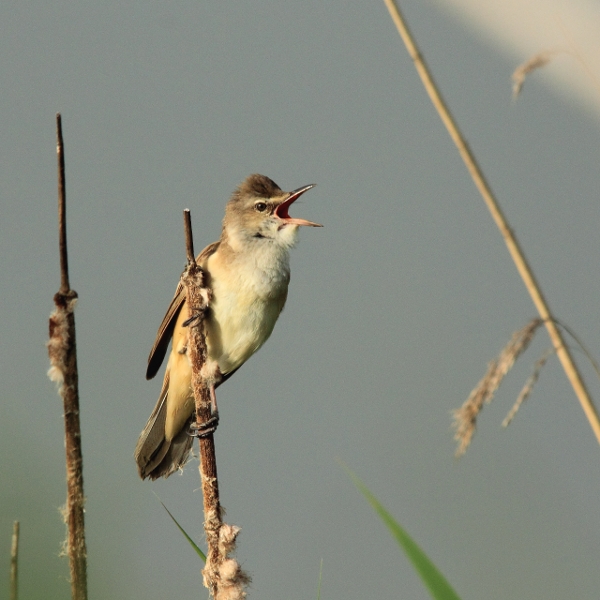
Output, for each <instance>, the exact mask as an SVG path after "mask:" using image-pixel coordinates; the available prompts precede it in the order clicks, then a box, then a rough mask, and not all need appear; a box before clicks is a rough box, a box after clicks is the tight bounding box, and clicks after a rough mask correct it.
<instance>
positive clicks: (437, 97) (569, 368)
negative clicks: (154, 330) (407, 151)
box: [384, 0, 600, 443]
mask: <svg viewBox="0 0 600 600" xmlns="http://www.w3.org/2000/svg"><path fill="white" fill-rule="evenodd" d="M384 2H385V5H386V7H387V9H388V11H389V13H390V16H391V17H392V20H393V21H394V24H395V25H396V28H397V29H398V33H399V34H400V36H401V37H402V40H403V42H404V45H405V46H406V49H407V51H408V54H409V56H410V57H411V59H412V60H413V63H414V65H415V69H416V70H417V73H418V74H419V77H420V78H421V81H422V83H423V86H424V88H425V90H426V91H427V94H428V95H429V98H430V99H431V102H432V103H433V105H434V107H435V109H436V110H437V112H438V114H439V116H440V119H441V120H442V122H443V123H444V125H445V127H446V129H447V131H448V134H449V135H450V137H451V138H452V140H453V142H454V144H455V145H456V147H457V149H458V152H459V154H460V156H461V158H462V159H463V162H464V163H465V166H466V167H467V170H468V171H469V174H470V175H471V178H472V179H473V182H474V183H475V186H476V187H477V189H478V190H479V193H480V194H481V196H482V198H483V200H484V202H485V204H486V206H487V207H488V210H489V211H490V214H491V216H492V218H493V219H494V222H495V223H496V226H497V227H498V229H499V230H500V233H501V235H502V237H503V239H504V242H505V243H506V247H507V249H508V251H509V253H510V255H511V258H512V259H513V261H514V263H515V266H516V268H517V271H518V272H519V275H520V276H521V278H522V279H523V283H524V284H525V287H526V288H527V291H528V292H529V295H530V296H531V300H532V301H533V304H534V305H535V307H536V309H537V311H538V313H539V316H540V318H541V319H542V321H543V322H544V324H545V326H546V329H547V331H548V335H549V337H550V340H551V341H552V345H553V347H554V349H555V351H556V355H557V357H558V359H559V360H560V363H561V365H562V367H563V369H564V371H565V374H566V376H567V379H568V380H569V382H570V384H571V386H572V388H573V391H574V392H575V395H576V396H577V398H578V400H579V403H580V405H581V408H582V409H583V412H584V413H585V416H586V418H587V420H588V422H589V424H590V426H591V428H592V431H593V432H594V435H595V436H596V440H597V441H598V442H599V443H600V416H599V415H598V411H597V410H596V407H595V406H594V403H593V402H592V399H591V396H590V394H589V392H588V390H587V388H586V386H585V383H584V381H583V378H582V377H581V374H580V373H579V369H578V368H577V365H576V364H575V361H574V360H573V357H572V356H571V353H570V351H569V349H568V348H567V346H566V344H565V341H564V339H563V336H562V334H561V332H560V331H559V329H558V327H557V325H556V322H555V319H554V317H553V316H552V313H551V311H550V307H549V306H548V303H547V302H546V299H545V298H544V295H543V293H542V290H541V288H540V286H539V284H538V283H537V281H536V279H535V276H534V274H533V271H532V269H531V267H530V266H529V263H528V262H527V259H526V258H525V254H524V253H523V251H522V249H521V247H520V245H519V242H518V241H517V238H516V236H515V235H514V233H513V231H512V229H511V228H510V226H509V224H508V221H507V219H506V217H505V216H504V214H503V212H502V210H501V208H500V205H499V204H498V201H497V200H496V198H495V196H494V194H493V192H492V189H491V187H490V186H489V184H488V182H487V181H486V179H485V176H484V174H483V171H482V170H481V168H480V167H479V164H478V163H477V160H476V159H475V156H474V154H473V153H472V152H471V149H470V148H469V145H468V144H467V142H466V140H465V138H464V136H463V135H462V133H461V132H460V130H459V128H458V125H457V124H456V121H455V120H454V118H453V117H452V115H451V114H450V110H449V109H448V107H447V105H446V103H445V102H444V100H443V98H442V96H441V94H440V91H439V90H438V87H437V85H436V84H435V82H434V80H433V77H432V75H431V72H430V71H429V68H428V67H427V64H426V63H425V60H424V59H423V56H422V55H421V52H420V51H419V49H418V47H417V44H416V42H415V40H414V38H413V36H412V34H411V33H410V31H409V29H408V26H407V24H406V21H405V19H404V17H403V16H402V14H401V12H400V9H399V8H398V5H397V3H396V2H395V0H384Z"/></svg>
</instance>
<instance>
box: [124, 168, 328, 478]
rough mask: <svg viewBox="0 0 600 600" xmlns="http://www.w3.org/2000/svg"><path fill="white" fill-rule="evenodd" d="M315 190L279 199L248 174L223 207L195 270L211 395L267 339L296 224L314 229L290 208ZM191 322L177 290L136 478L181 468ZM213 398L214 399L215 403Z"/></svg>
mask: <svg viewBox="0 0 600 600" xmlns="http://www.w3.org/2000/svg"><path fill="white" fill-rule="evenodd" d="M313 187H314V184H311V185H306V186H304V187H301V188H298V189H297V190H294V191H293V192H284V191H282V190H281V188H280V187H279V186H278V185H277V184H276V183H275V182H274V181H272V180H271V179H269V178H268V177H265V176H264V175H256V174H255V175H250V177H248V178H247V179H246V180H245V181H244V182H243V183H242V184H241V185H240V186H239V187H238V188H237V189H236V190H235V192H234V193H233V195H232V196H231V199H230V200H229V202H228V203H227V206H226V207H225V218H224V219H223V229H222V233H221V238H220V239H219V241H218V242H215V243H213V244H210V246H207V247H206V248H205V249H204V250H203V251H202V252H201V253H200V254H199V255H198V257H197V259H196V261H197V263H198V264H199V265H200V266H201V267H202V269H204V271H205V273H206V275H207V285H208V287H210V288H211V291H212V295H211V299H210V303H209V306H208V310H207V311H206V314H205V319H204V332H205V334H206V345H207V350H208V355H207V356H208V360H209V361H214V363H216V364H217V365H218V373H217V377H216V379H215V381H214V382H211V385H212V390H211V392H212V393H213V394H214V388H215V387H218V385H219V384H220V383H222V382H223V381H225V380H227V379H228V378H229V377H231V376H232V375H233V374H234V373H235V372H236V371H237V370H238V369H239V368H240V367H241V366H242V365H243V364H244V363H245V362H246V361H247V360H248V359H249V358H250V357H251V356H252V355H253V354H254V353H255V352H256V351H257V350H258V349H259V348H260V347H261V346H262V345H263V344H264V343H265V342H266V341H267V339H268V338H269V336H270V335H271V332H272V331H273V327H274V326H275V322H276V321H277V319H278V317H279V314H280V313H281V311H282V310H283V306H284V304H285V301H286V298H287V293H288V284H289V282H290V262H289V250H290V248H292V247H293V246H294V245H295V243H296V240H297V237H298V228H299V227H300V226H301V225H306V226H310V227H322V226H321V225H319V224H318V223H313V222H312V221H306V220H304V219H295V218H292V217H290V215H289V212H288V211H289V208H290V206H291V204H292V203H293V202H295V201H296V200H297V199H298V198H299V197H300V196H301V195H302V194H304V192H306V191H308V190H310V189H311V188H313ZM189 318H190V314H189V311H188V307H187V305H186V301H185V290H184V289H183V287H182V285H181V283H180V284H179V286H178V287H177V290H176V291H175V296H174V298H173V300H172V301H171V304H170V306H169V308H168V310H167V314H166V315H165V317H164V319H163V320H162V323H161V324H160V327H159V328H158V333H157V335H156V340H155V342H154V346H153V347H152V350H151V351H150V356H149V357H148V369H147V371H146V379H152V378H153V377H154V376H155V375H156V373H157V371H158V369H159V368H160V365H161V364H162V362H163V360H164V357H165V355H166V352H167V347H168V345H169V342H170V341H171V340H172V348H171V354H170V356H169V361H168V363H167V368H166V372H165V377H164V381H163V385H162V389H161V392H160V395H159V397H158V402H157V404H156V407H155V408H154V410H153V411H152V414H151V415H150V418H149V419H148V423H147V424H146V427H144V430H143V431H142V433H141V435H140V437H139V440H138V443H137V446H136V449H135V460H136V462H137V466H138V472H139V474H140V477H141V478H142V479H146V478H147V477H149V478H150V479H157V478H158V477H168V476H169V475H171V473H173V472H174V471H176V470H177V469H179V468H180V467H182V466H183V465H184V464H185V462H186V461H187V458H188V455H189V452H190V450H191V447H192V441H193V437H192V435H191V431H190V426H191V425H192V423H194V422H195V404H194V396H193V392H192V389H191V377H192V370H191V365H190V361H189V358H188V355H187V344H188V329H189V328H188V327H187V326H185V324H186V321H187V320H188V319H189ZM213 397H214V396H213Z"/></svg>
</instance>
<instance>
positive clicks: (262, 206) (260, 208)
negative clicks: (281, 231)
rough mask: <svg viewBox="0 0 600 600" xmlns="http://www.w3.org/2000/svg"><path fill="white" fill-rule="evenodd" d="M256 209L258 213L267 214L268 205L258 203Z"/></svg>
mask: <svg viewBox="0 0 600 600" xmlns="http://www.w3.org/2000/svg"><path fill="white" fill-rule="evenodd" d="M254 208H255V209H256V210H257V211H258V212H265V210H267V204H266V203H265V202H257V203H256V204H255V205H254Z"/></svg>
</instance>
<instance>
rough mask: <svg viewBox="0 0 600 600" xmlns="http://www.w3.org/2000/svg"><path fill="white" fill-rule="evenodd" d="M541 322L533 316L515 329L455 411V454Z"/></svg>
mask: <svg viewBox="0 0 600 600" xmlns="http://www.w3.org/2000/svg"><path fill="white" fill-rule="evenodd" d="M541 324H542V320H541V319H533V320H532V321H530V322H529V323H527V325H526V326H525V327H523V328H522V329H520V330H519V331H516V332H515V333H514V334H513V336H512V338H511V339H510V341H509V342H508V344H506V346H505V347H504V348H503V349H502V351H501V352H500V354H499V355H498V358H496V359H494V360H492V361H491V362H490V363H489V365H488V370H487V373H486V374H485V375H484V376H483V378H482V379H481V381H480V382H479V383H478V384H477V385H476V386H475V388H474V389H473V391H472V392H471V393H470V394H469V397H468V398H467V400H466V401H465V402H464V404H463V405H462V406H461V407H460V408H459V409H458V410H455V411H454V413H453V417H454V422H453V427H454V430H455V434H454V439H455V440H456V441H457V442H458V448H457V450H456V456H462V455H463V454H464V453H465V451H466V450H467V448H468V446H469V444H470V443H471V440H472V438H473V435H474V434H475V428H476V425H477V417H478V416H479V413H480V412H481V409H482V408H483V405H484V404H489V403H490V402H491V401H492V400H493V398H494V394H495V393H496V390H497V389H498V387H500V384H501V383H502V380H503V379H504V377H505V376H506V374H507V373H508V372H509V371H510V370H511V369H512V367H513V365H514V364H515V361H516V360H517V358H518V357H519V355H521V354H522V353H523V352H524V351H525V350H526V349H527V347H528V346H529V344H530V342H531V340H532V339H533V336H534V334H535V332H536V330H537V328H538V327H539V326H540V325H541Z"/></svg>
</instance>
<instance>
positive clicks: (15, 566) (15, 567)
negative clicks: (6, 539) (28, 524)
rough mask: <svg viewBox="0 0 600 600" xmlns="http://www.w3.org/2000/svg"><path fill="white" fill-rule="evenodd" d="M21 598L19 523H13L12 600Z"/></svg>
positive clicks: (11, 549) (11, 548) (11, 550)
mask: <svg viewBox="0 0 600 600" xmlns="http://www.w3.org/2000/svg"><path fill="white" fill-rule="evenodd" d="M18 598H19V521H15V522H14V523H13V534H12V543H11V546H10V600H18Z"/></svg>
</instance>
